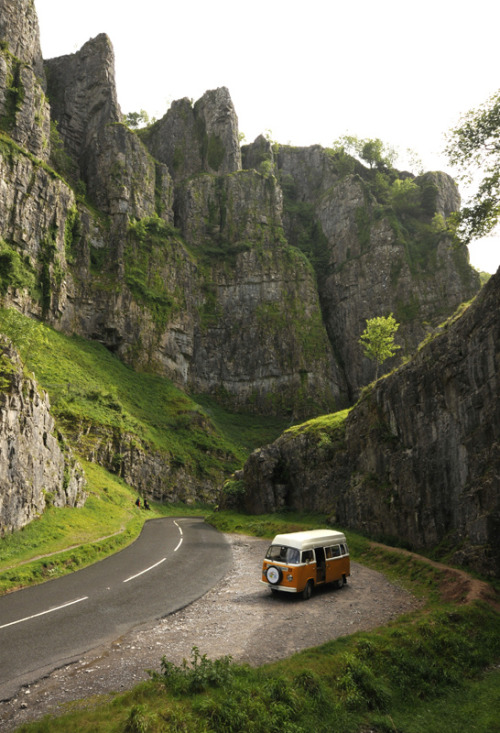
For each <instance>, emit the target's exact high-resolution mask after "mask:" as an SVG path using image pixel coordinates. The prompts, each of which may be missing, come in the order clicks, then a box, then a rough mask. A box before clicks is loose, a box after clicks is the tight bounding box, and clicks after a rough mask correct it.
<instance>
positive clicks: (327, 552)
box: [325, 547, 333, 560]
mask: <svg viewBox="0 0 500 733" xmlns="http://www.w3.org/2000/svg"><path fill="white" fill-rule="evenodd" d="M325 557H326V559H327V560H329V559H330V558H332V557H333V554H332V548H331V547H325Z"/></svg>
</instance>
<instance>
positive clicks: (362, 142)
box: [333, 135, 397, 170]
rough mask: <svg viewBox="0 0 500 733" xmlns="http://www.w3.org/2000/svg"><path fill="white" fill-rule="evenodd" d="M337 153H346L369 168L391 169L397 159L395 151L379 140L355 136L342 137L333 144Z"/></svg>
mask: <svg viewBox="0 0 500 733" xmlns="http://www.w3.org/2000/svg"><path fill="white" fill-rule="evenodd" d="M333 150H334V152H337V153H347V154H348V155H353V156H355V157H358V158H360V159H361V160H364V162H365V163H368V165H369V166H370V168H378V169H379V170H380V169H384V168H392V166H393V165H394V162H395V160H396V158H397V154H396V151H395V150H394V148H392V147H391V146H389V145H386V144H385V143H383V142H382V140H380V139H379V138H374V139H371V138H364V139H362V138H359V137H357V136H356V135H344V136H342V137H339V138H338V140H336V141H335V142H334V143H333Z"/></svg>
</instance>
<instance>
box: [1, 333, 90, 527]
mask: <svg viewBox="0 0 500 733" xmlns="http://www.w3.org/2000/svg"><path fill="white" fill-rule="evenodd" d="M84 500H85V493H84V479H83V472H82V470H81V469H80V467H79V466H78V464H77V463H76V462H75V460H74V458H73V457H72V454H71V451H70V450H69V448H68V447H67V446H66V445H65V443H64V441H63V440H62V438H61V436H60V435H57V433H56V431H55V429H54V421H53V419H52V417H51V415H50V406H49V402H48V398H47V396H46V395H42V394H40V392H39V390H38V387H37V385H36V383H35V382H34V381H33V380H32V379H29V378H27V377H25V376H24V374H23V366H22V364H21V362H20V359H19V357H18V355H17V353H16V352H15V351H14V349H13V348H12V346H11V345H10V344H9V342H8V341H7V340H6V339H5V338H4V337H1V338H0V536H3V535H4V534H5V533H6V532H12V531H14V530H16V529H20V528H21V527H23V526H24V525H25V524H28V522H30V521H31V520H32V519H34V518H35V517H37V516H39V515H40V514H42V513H43V511H44V509H45V507H46V506H47V505H48V504H53V505H54V506H57V507H63V506H81V505H82V504H83V502H84Z"/></svg>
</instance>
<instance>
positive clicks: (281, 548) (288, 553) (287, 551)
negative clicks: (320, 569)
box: [266, 545, 300, 565]
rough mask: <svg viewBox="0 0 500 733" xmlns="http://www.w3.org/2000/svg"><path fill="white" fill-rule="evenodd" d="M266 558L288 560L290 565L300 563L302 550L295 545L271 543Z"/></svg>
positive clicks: (280, 560) (279, 560)
mask: <svg viewBox="0 0 500 733" xmlns="http://www.w3.org/2000/svg"><path fill="white" fill-rule="evenodd" d="M266 560H275V561H278V562H286V563H287V564H288V565H298V563H299V560H300V552H299V551H298V550H297V549H295V547H286V546H285V545H271V547H270V548H269V550H268V551H267V555H266Z"/></svg>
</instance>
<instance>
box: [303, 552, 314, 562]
mask: <svg viewBox="0 0 500 733" xmlns="http://www.w3.org/2000/svg"><path fill="white" fill-rule="evenodd" d="M313 560H314V554H313V551H312V550H304V552H303V553H302V562H312V561H313Z"/></svg>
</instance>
